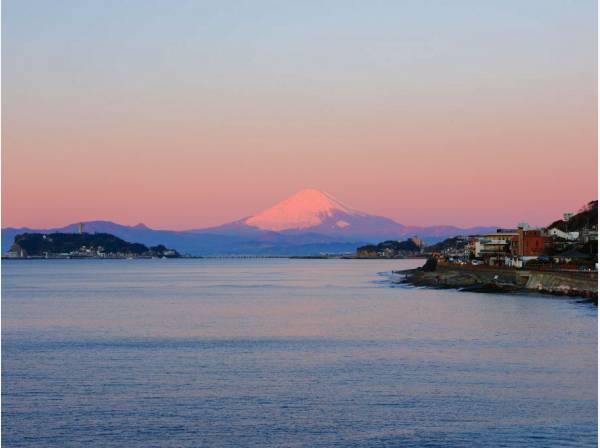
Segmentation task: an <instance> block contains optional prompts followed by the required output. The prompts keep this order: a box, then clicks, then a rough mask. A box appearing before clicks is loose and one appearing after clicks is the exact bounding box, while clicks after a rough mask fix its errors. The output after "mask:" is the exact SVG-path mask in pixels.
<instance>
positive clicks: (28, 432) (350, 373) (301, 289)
mask: <svg viewBox="0 0 600 448" xmlns="http://www.w3.org/2000/svg"><path fill="white" fill-rule="evenodd" d="M420 263H422V261H420V260H306V259H294V260H292V259H195V260H191V259H190V260H185V259H181V260H39V261H4V262H3V263H2V443H3V446H6V447H61V448H62V447H144V448H147V447H473V446H482V447H538V446H539V447H552V446H556V447H565V446H578V447H581V446H584V447H585V446H590V447H591V446H596V440H597V415H598V408H597V365H598V364H597V316H598V314H597V308H596V307H595V306H594V305H591V304H589V303H586V302H583V301H581V300H577V299H575V298H558V297H549V296H538V295H497V294H479V293H469V292H459V291H454V290H435V289H425V288H413V287H409V286H403V285H397V284H395V283H393V281H392V280H393V275H392V274H391V271H393V270H397V269H406V268H409V267H415V266H417V265H419V264H420Z"/></svg>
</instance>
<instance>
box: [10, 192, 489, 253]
mask: <svg viewBox="0 0 600 448" xmlns="http://www.w3.org/2000/svg"><path fill="white" fill-rule="evenodd" d="M84 226H85V231H86V232H106V233H111V234H113V235H115V236H118V237H120V238H123V239H124V240H126V241H130V242H139V243H143V244H146V245H148V244H150V245H156V244H165V245H166V246H168V247H172V248H174V249H176V250H177V251H179V252H181V253H187V254H190V255H205V256H210V255H315V254H319V253H324V252H325V253H348V252H354V250H355V249H356V248H357V247H358V246H361V245H363V244H365V243H374V242H380V241H382V240H386V239H402V238H406V237H408V236H413V235H417V236H419V237H420V238H422V239H424V240H425V241H428V242H436V241H439V240H441V239H444V238H447V237H451V236H456V235H469V234H477V233H484V232H490V231H493V230H494V229H495V228H494V227H471V228H466V229H464V228H459V227H454V226H430V227H417V226H405V225H402V224H399V223H397V222H396V221H393V220H391V219H389V218H385V217H383V216H376V215H370V214H368V213H364V212H361V211H358V210H354V209H352V208H350V207H348V206H347V205H345V204H343V203H342V202H340V201H339V200H337V199H336V198H335V197H333V196H332V195H330V194H328V193H324V192H322V191H319V190H315V189H306V190H302V191H300V192H298V193H296V194H294V195H292V196H290V197H289V198H287V199H285V200H283V201H281V202H279V203H277V204H275V205H274V206H272V207H270V208H268V209H266V210H263V211H261V212H258V213H256V214H254V215H252V216H249V217H246V218H243V219H240V220H238V221H234V222H231V223H228V224H223V225H221V226H217V227H211V228H203V229H194V230H186V231H175V230H156V229H151V228H149V227H147V226H145V225H143V224H138V225H136V226H125V225H121V224H116V223H113V222H110V221H88V222H84ZM77 229H78V224H70V225H67V226H64V227H60V228H52V229H31V228H4V229H2V253H6V251H8V250H9V248H10V246H11V245H12V242H13V241H14V237H15V235H17V234H20V233H25V232H41V233H52V232H67V233H69V232H76V231H77Z"/></svg>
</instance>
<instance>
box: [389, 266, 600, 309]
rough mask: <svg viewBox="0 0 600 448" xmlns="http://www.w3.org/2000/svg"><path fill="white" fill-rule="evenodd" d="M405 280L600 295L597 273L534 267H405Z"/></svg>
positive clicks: (434, 284) (472, 288) (439, 285)
mask: <svg viewBox="0 0 600 448" xmlns="http://www.w3.org/2000/svg"><path fill="white" fill-rule="evenodd" d="M399 274H403V275H404V280H403V282H404V283H408V284H412V285H415V286H429V287H437V288H458V289H463V290H470V291H481V292H492V291H496V292H514V291H519V290H521V291H537V292H541V293H547V294H554V295H568V296H580V297H586V298H591V299H595V300H596V301H597V299H598V273H597V272H577V271H533V270H519V269H509V268H494V267H489V266H448V265H441V266H436V267H435V269H433V270H425V269H422V268H419V269H412V270H409V271H402V272H399Z"/></svg>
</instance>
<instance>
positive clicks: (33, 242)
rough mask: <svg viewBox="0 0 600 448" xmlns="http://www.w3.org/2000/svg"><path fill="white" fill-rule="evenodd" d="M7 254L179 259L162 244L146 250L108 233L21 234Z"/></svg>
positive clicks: (140, 245)
mask: <svg viewBox="0 0 600 448" xmlns="http://www.w3.org/2000/svg"><path fill="white" fill-rule="evenodd" d="M10 252H11V253H13V254H14V255H17V256H25V257H38V256H45V255H52V254H69V255H74V256H94V257H102V256H116V255H121V256H158V257H162V256H166V257H177V256H179V254H178V253H177V252H176V251H174V250H171V249H167V248H166V247H165V246H163V245H158V246H153V247H150V248H149V247H147V246H145V245H144V244H141V243H129V242H127V241H125V240H122V239H121V238H118V237H116V236H114V235H111V234H109V233H48V234H42V233H23V234H20V235H17V236H15V242H14V244H13V246H12V247H11V250H10Z"/></svg>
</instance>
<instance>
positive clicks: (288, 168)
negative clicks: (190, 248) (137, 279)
mask: <svg viewBox="0 0 600 448" xmlns="http://www.w3.org/2000/svg"><path fill="white" fill-rule="evenodd" d="M66 3H67V4H68V2H66ZM399 3H400V2H399ZM61 4H62V3H61ZM409 4H410V7H408V6H406V7H405V9H404V10H403V9H402V8H401V7H400V6H399V5H395V6H394V4H393V3H392V4H390V5H389V11H387V10H385V8H384V10H382V11H379V12H377V11H375V12H374V11H372V10H367V11H363V14H362V15H361V14H360V13H359V12H354V13H353V12H352V11H347V10H346V9H345V8H343V4H340V8H339V9H337V10H336V9H335V8H334V7H333V6H332V5H333V3H332V5H330V9H331V11H329V10H327V11H325V12H330V13H331V17H328V16H327V15H324V16H323V17H320V18H319V19H317V18H313V16H311V15H310V12H311V11H312V10H311V9H310V8H309V7H308V6H297V7H294V8H304V9H302V10H298V11H288V10H285V9H281V10H279V9H277V8H275V10H274V11H273V10H270V11H269V12H267V11H266V10H264V11H263V10H253V11H252V14H254V15H255V18H256V19H257V20H256V21H252V20H250V19H247V18H246V17H247V15H244V14H243V13H244V11H240V12H239V13H238V12H236V11H225V12H223V11H221V12H220V13H219V14H216V13H215V17H213V19H214V21H216V22H211V23H213V24H214V29H213V28H211V27H210V26H209V25H210V24H209V25H207V27H206V28H202V27H198V28H197V27H191V28H189V27H188V25H190V23H189V22H188V20H189V19H188V18H187V17H188V16H189V13H191V12H190V11H179V10H176V11H175V12H173V13H172V15H170V16H168V17H166V18H165V19H164V20H165V21H166V22H165V23H162V22H159V20H163V19H162V18H161V17H163V16H162V15H161V14H162V13H163V12H164V11H160V10H156V11H155V10H153V9H152V8H155V9H156V8H161V6H160V4H159V5H153V7H152V8H150V9H149V11H144V12H139V11H137V12H135V11H133V9H132V10H131V11H120V10H118V6H116V5H117V4H115V5H112V6H111V8H113V9H114V10H111V11H108V12H106V11H104V10H102V14H104V15H102V14H101V11H100V10H98V11H95V10H93V8H94V6H93V5H92V6H90V5H87V6H86V7H85V8H84V7H81V9H76V10H74V11H72V10H70V9H68V8H66V7H65V9H64V10H63V9H61V8H60V7H57V8H56V9H53V10H52V11H44V6H43V3H42V4H41V5H40V8H39V10H38V9H36V10H35V11H34V10H27V11H25V10H21V9H20V7H19V2H12V3H8V6H7V8H6V9H7V11H6V12H5V24H3V62H4V64H3V66H4V69H3V92H2V93H3V105H2V106H3V111H2V112H3V114H2V115H3V117H2V118H3V122H2V126H3V135H2V149H3V151H2V226H3V227H7V226H30V227H51V226H59V225H64V224H68V223H71V222H77V221H81V220H93V219H108V220H113V221H116V222H119V223H123V224H136V223H138V222H144V223H145V224H147V225H149V226H150V227H155V228H169V229H189V228H201V227H207V226H211V225H217V224H221V223H224V222H228V221H232V220H236V219H240V218H242V217H245V216H248V215H250V214H253V213H255V212H257V211H260V210H261V209H264V208H266V207H269V206H271V205H273V204H274V203H275V202H277V201H280V200H282V199H284V198H286V197H287V196H289V195H291V194H293V193H295V192H296V191H298V190H301V189H304V188H309V187H310V188H317V189H321V190H324V191H327V192H329V193H331V194H333V195H334V196H336V197H337V198H339V199H340V200H341V201H343V202H344V203H346V204H347V205H349V206H350V207H352V208H355V209H358V210H361V211H365V212H368V213H373V214H379V215H384V216H387V217H389V218H392V219H394V220H396V221H398V222H400V223H402V224H407V225H408V224H412V225H434V224H454V225H459V226H471V225H507V226H508V225H514V224H515V223H517V222H521V221H528V222H530V223H531V224H540V225H543V224H547V223H549V222H550V221H552V220H554V219H556V218H557V217H560V216H561V214H562V213H563V212H564V211H570V210H576V209H578V208H579V207H580V206H582V205H584V204H585V203H586V202H588V201H590V200H592V199H596V198H597V174H598V173H597V107H596V101H597V83H596V37H595V35H596V34H595V33H596V22H595V17H596V16H595V6H594V4H593V2H589V4H588V3H586V2H582V5H580V6H579V7H578V8H577V9H575V8H571V7H568V6H567V5H566V4H565V5H563V6H561V5H562V3H560V2H558V3H556V4H554V3H553V2H552V4H551V5H550V7H548V9H544V10H543V11H542V12H540V11H536V10H535V9H534V8H531V10H528V9H523V8H521V7H519V6H518V5H519V2H515V3H513V2H506V4H505V6H503V7H502V8H500V10H498V6H497V5H496V7H495V8H496V9H493V8H491V7H488V6H478V8H481V10H480V11H478V12H477V14H475V15H474V16H473V17H469V16H468V15H465V14H466V13H467V11H468V10H469V9H468V8H470V7H469V6H468V5H467V4H466V3H465V4H463V3H461V2H458V3H457V5H458V6H457V8H458V9H457V10H455V9H453V10H451V11H448V13H452V14H455V15H456V16H457V19H456V20H458V22H455V21H448V22H446V21H445V19H444V17H446V16H447V15H443V14H441V12H440V15H439V17H438V16H436V15H434V18H433V22H435V23H430V22H431V21H430V20H428V17H427V14H429V13H430V12H427V11H424V10H422V7H421V6H420V3H419V2H408V3H407V5H409ZM546 5H548V3H546ZM63 6H64V5H63ZM71 6H72V5H71ZM191 7H192V6H190V5H187V6H183V4H182V5H179V6H178V8H180V9H181V8H183V9H185V8H191ZM86 8H92V9H91V10H88V9H86ZM215 8H216V6H215ZM290 8H292V7H290ZM315 8H316V5H315ZM398 8H400V9H398ZM439 8H441V9H445V8H448V6H443V4H440V5H439ZM461 8H462V9H461ZM561 8H563V9H564V8H570V9H569V10H568V14H566V13H565V12H566V10H562V9H561ZM109 9H110V8H109ZM176 9H177V8H176ZM590 11H594V13H593V17H592V15H591V13H590ZM246 12H247V13H250V12H248V11H246ZM295 13H297V14H296V15H294V14H295ZM301 13H303V14H306V17H311V20H307V21H306V22H302V21H300V22H298V21H295V22H290V21H291V18H292V17H296V18H298V17H299V16H298V14H300V18H302V17H304V16H302V15H301ZM73 14H74V15H76V16H77V15H78V18H79V19H80V20H79V21H77V20H75V21H72V20H71V19H72V18H73V17H72V15H73ZM98 14H100V15H99V16H98ZM111 14H112V15H111ZM128 14H145V15H143V16H142V17H141V18H140V17H136V18H135V20H134V19H133V16H132V17H131V20H129V15H128ZM236 14H238V15H236ZM340 14H341V15H344V14H346V15H347V17H345V19H347V20H345V21H344V20H339V19H340V17H339V15H340ZM377 14H379V16H377V17H376V15H377ZM498 14H500V16H501V17H502V18H503V20H499V19H497V17H498ZM371 16H373V17H371ZM388 16H389V17H388ZM92 17H95V19H97V21H99V23H100V25H103V26H106V27H108V28H109V32H105V30H104V28H102V29H101V26H100V25H98V28H94V26H93V24H95V23H97V22H96V21H92V20H91V18H92ZM116 17H118V20H117V19H115V18H116ZM394 17H396V18H398V20H400V18H403V20H406V26H405V27H402V26H397V24H396V23H395V19H394ZM590 17H592V18H590ZM159 18H160V19H159ZM259 19H260V20H259ZM298 20H300V19H298ZM449 20H450V19H449ZM57 21H58V23H59V24H61V27H59V26H57V25H56V23H57ZM415 21H416V25H415ZM288 22H289V23H288ZM156 23H160V24H161V26H165V27H166V29H163V28H160V29H161V30H163V31H164V34H161V33H158V35H157V34H156V33H155V32H154V31H153V30H155V29H156V28H153V27H152V26H150V25H149V24H156ZM292 23H293V24H292ZM218 24H222V25H223V26H217V25H218ZM233 24H236V27H233V28H231V27H228V26H229V25H231V26H233ZM225 25H228V26H225ZM267 25H269V27H268V29H269V31H270V34H261V30H262V29H263V28H261V27H264V26H267ZM434 26H435V27H436V28H435V30H436V32H437V34H436V33H433V32H432V31H433V29H429V28H428V27H434ZM79 27H80V28H79ZM135 27H138V28H139V29H136V28H135ZM230 29H232V31H223V30H230ZM28 31H29V33H28ZM31 31H35V32H31ZM74 36H78V39H74Z"/></svg>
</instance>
